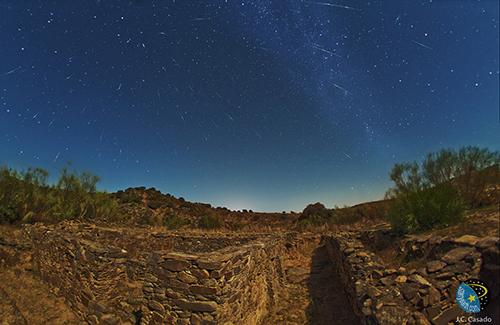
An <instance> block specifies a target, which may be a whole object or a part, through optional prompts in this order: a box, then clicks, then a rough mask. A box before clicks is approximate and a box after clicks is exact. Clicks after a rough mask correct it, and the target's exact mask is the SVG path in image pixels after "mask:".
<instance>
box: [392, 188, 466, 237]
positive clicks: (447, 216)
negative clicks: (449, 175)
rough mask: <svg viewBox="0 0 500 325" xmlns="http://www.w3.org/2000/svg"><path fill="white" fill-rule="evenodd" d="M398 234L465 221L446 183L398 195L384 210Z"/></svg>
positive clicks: (459, 201) (462, 207) (457, 198)
mask: <svg viewBox="0 0 500 325" xmlns="http://www.w3.org/2000/svg"><path fill="white" fill-rule="evenodd" d="M387 218H388V220H389V221H390V222H391V225H392V229H393V231H394V232H395V233H397V234H407V233H419V232H423V231H426V230H430V229H434V228H442V227H447V226H450V225H453V224H456V223H458V222H460V221H462V220H463V219H464V218H465V204H464V201H463V199H462V198H461V197H460V195H459V194H458V193H457V191H456V190H455V189H454V188H453V187H452V186H451V185H449V184H440V185H437V186H435V187H431V188H427V189H418V190H415V191H411V192H408V193H406V194H401V195H399V196H398V197H397V198H396V199H395V200H394V202H393V203H392V204H391V205H390V206H389V208H388V210H387Z"/></svg>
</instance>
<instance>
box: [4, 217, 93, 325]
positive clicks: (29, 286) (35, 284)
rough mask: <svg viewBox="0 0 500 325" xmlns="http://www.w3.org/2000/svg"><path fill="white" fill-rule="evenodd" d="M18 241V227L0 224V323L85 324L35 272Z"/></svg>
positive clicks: (12, 324)
mask: <svg viewBox="0 0 500 325" xmlns="http://www.w3.org/2000/svg"><path fill="white" fill-rule="evenodd" d="M22 242H23V238H22V236H21V234H20V230H19V229H17V228H13V227H10V226H1V227H0V325H24V324H26V325H41V324H47V325H52V324H78V325H79V324H87V322H85V321H84V320H83V319H82V318H81V317H79V316H78V315H76V314H75V313H74V312H73V311H72V310H71V309H70V308H69V307H68V306H67V305H66V304H65V303H64V298H61V297H56V296H55V295H54V294H53V293H52V292H51V291H50V288H49V285H48V284H47V283H45V282H43V281H42V279H40V278H39V277H38V276H37V275H36V272H35V270H33V266H32V264H31V252H30V250H29V249H25V248H23V247H22V245H21V246H20V245H15V244H16V243H22Z"/></svg>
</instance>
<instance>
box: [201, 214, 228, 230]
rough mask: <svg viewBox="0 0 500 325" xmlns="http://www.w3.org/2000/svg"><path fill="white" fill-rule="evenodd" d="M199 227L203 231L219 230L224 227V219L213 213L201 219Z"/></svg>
mask: <svg viewBox="0 0 500 325" xmlns="http://www.w3.org/2000/svg"><path fill="white" fill-rule="evenodd" d="M198 226H199V227H200V228H203V229H219V228H222V226H224V219H222V217H221V216H220V215H218V214H214V213H211V214H209V215H206V216H203V217H201V218H200V220H199V221H198Z"/></svg>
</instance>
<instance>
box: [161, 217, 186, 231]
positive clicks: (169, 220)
mask: <svg viewBox="0 0 500 325" xmlns="http://www.w3.org/2000/svg"><path fill="white" fill-rule="evenodd" d="M190 223H191V221H190V220H189V219H181V218H180V217H179V216H177V215H168V216H166V217H165V218H164V219H163V225H164V226H165V227H167V228H168V229H179V228H181V227H182V226H184V225H189V224H190Z"/></svg>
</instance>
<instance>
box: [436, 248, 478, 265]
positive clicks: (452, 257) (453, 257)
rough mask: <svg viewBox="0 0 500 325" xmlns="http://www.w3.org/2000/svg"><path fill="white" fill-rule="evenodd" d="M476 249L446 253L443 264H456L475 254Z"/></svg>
mask: <svg viewBox="0 0 500 325" xmlns="http://www.w3.org/2000/svg"><path fill="white" fill-rule="evenodd" d="M475 251H476V249H475V248H474V247H459V248H455V249H453V250H451V251H449V252H448V253H446V255H445V256H443V257H442V258H441V260H442V261H443V262H446V263H447V264H455V263H457V262H458V261H461V260H462V259H463V258H464V257H466V256H468V255H470V254H472V253H474V252H475Z"/></svg>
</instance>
